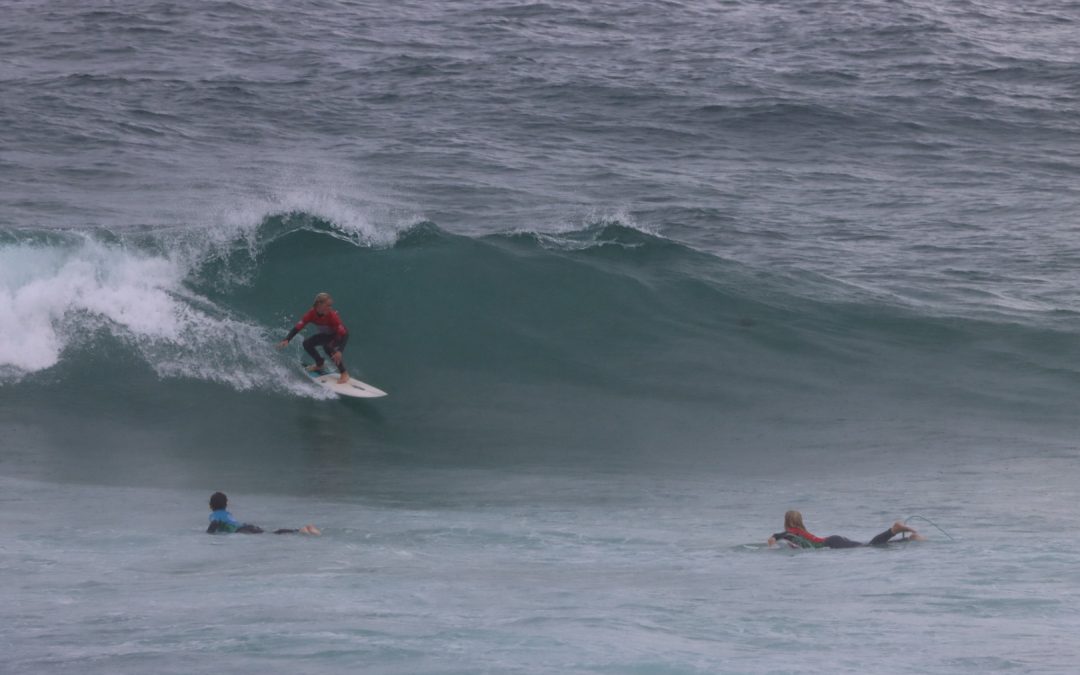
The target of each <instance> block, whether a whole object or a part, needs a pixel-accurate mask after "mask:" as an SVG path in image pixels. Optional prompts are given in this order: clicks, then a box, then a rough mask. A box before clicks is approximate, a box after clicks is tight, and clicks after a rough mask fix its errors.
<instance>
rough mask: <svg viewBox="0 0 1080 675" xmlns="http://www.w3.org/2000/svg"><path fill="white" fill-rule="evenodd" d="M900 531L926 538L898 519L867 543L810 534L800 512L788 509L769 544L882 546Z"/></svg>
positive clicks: (839, 546) (810, 546) (921, 538)
mask: <svg viewBox="0 0 1080 675" xmlns="http://www.w3.org/2000/svg"><path fill="white" fill-rule="evenodd" d="M901 532H907V533H910V534H911V538H912V539H914V540H916V541H921V540H923V539H925V538H926V537H924V536H922V535H921V534H919V533H918V532H916V531H915V530H913V529H912V528H910V527H908V526H907V525H905V524H903V523H901V522H900V521H896V522H895V523H893V526H892V527H890V528H889V529H887V530H885V531H884V532H882V533H881V534H879V535H878V536H876V537H874V538H873V539H871V540H870V543H869V544H863V543H861V542H858V541H852V540H850V539H847V538H845V537H841V536H840V535H838V534H834V535H832V536H830V537H824V538H822V537H818V536H816V535H813V534H810V533H809V532H807V531H806V526H805V525H803V521H802V514H801V513H799V512H798V511H788V512H787V513H785V514H784V531H783V532H777V533H776V534H774V535H773V536H771V537H769V546H776V542H777V541H778V540H783V541H786V542H788V543H790V544H794V545H795V546H797V547H799V548H854V547H856V546H883V545H885V544H887V543H888V542H889V540H890V539H892V538H893V537H895V536H896V535H898V534H900V533H901Z"/></svg>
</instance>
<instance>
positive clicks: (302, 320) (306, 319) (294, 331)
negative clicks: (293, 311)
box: [285, 310, 313, 342]
mask: <svg viewBox="0 0 1080 675" xmlns="http://www.w3.org/2000/svg"><path fill="white" fill-rule="evenodd" d="M312 311H313V310H308V311H307V312H304V316H302V317H300V320H299V321H297V322H296V325H295V326H293V327H292V330H290V331H289V334H288V335H286V336H285V341H286V342H288V341H289V340H291V339H293V338H294V337H296V334H297V333H299V332H300V331H302V330H304V326H306V325H308V323H310V322H311V316H310V314H311V313H312Z"/></svg>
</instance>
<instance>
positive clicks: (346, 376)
mask: <svg viewBox="0 0 1080 675" xmlns="http://www.w3.org/2000/svg"><path fill="white" fill-rule="evenodd" d="M348 381H349V374H348V373H342V374H341V377H339V378H338V380H337V383H338V384H345V383H346V382H348Z"/></svg>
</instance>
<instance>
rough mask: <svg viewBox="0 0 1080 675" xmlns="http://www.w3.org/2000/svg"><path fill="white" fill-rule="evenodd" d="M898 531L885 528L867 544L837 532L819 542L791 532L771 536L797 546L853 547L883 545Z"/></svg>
mask: <svg viewBox="0 0 1080 675" xmlns="http://www.w3.org/2000/svg"><path fill="white" fill-rule="evenodd" d="M897 534H899V533H894V532H893V531H892V528H891V527H890V528H889V529H887V530H885V531H884V532H882V533H881V534H879V535H877V536H876V537H874V538H873V539H871V540H870V543H869V544H864V543H862V542H859V541H853V540H851V539H848V538H847V537H841V536H840V535H838V534H834V535H832V536H829V537H825V538H824V539H823V540H821V541H820V542H816V541H811V540H809V539H806V538H804V537H800V536H799V535H797V534H793V533H791V532H777V533H776V534H774V535H773V538H774V539H776V540H777V541H780V540H781V539H783V540H784V541H790V542H791V543H793V544H795V545H796V546H798V547H799V548H855V547H857V546H884V545H885V544H887V543H889V540H890V539H892V538H893V537H895V536H896V535H897Z"/></svg>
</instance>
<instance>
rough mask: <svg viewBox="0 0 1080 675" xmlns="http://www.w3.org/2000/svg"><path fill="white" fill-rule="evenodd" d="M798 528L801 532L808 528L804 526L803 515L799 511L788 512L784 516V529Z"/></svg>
mask: <svg viewBox="0 0 1080 675" xmlns="http://www.w3.org/2000/svg"><path fill="white" fill-rule="evenodd" d="M793 527H797V528H799V529H800V530H805V529H806V526H805V525H803V524H802V514H801V513H799V512H798V511H788V512H787V513H785V514H784V529H785V530H787V529H791V528H793Z"/></svg>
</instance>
